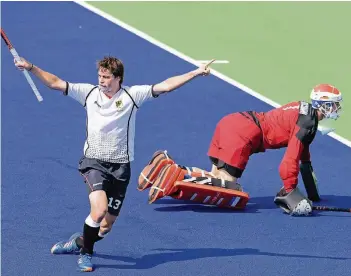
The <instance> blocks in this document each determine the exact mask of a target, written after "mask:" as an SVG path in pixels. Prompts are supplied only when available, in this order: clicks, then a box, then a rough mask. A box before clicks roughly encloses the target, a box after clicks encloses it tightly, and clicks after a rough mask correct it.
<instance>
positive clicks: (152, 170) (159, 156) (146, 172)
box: [138, 150, 174, 191]
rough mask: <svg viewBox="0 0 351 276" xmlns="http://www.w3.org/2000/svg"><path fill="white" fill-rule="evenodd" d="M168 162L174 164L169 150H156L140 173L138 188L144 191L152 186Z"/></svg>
mask: <svg viewBox="0 0 351 276" xmlns="http://www.w3.org/2000/svg"><path fill="white" fill-rule="evenodd" d="M168 164H174V161H173V160H172V158H171V157H170V156H169V155H168V154H167V151H160V150H159V151H156V152H155V153H154V154H153V156H152V159H151V161H150V162H149V163H148V165H147V166H146V167H145V168H144V169H143V171H142V172H141V173H140V176H139V180H138V190H139V191H143V190H145V189H147V188H149V187H151V186H152V184H153V182H154V181H155V179H156V177H157V176H158V174H159V173H160V171H161V169H162V168H164V167H165V166H166V165H168Z"/></svg>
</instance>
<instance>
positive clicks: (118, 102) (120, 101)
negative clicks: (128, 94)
mask: <svg viewBox="0 0 351 276" xmlns="http://www.w3.org/2000/svg"><path fill="white" fill-rule="evenodd" d="M116 107H117V110H118V111H122V110H123V102H122V100H118V101H116Z"/></svg>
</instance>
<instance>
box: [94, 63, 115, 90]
mask: <svg viewBox="0 0 351 276" xmlns="http://www.w3.org/2000/svg"><path fill="white" fill-rule="evenodd" d="M98 76H99V87H100V90H101V91H102V92H104V93H108V92H111V91H114V90H116V89H117V87H118V85H119V78H116V77H115V76H114V75H113V74H112V73H111V72H110V71H109V70H108V69H106V68H100V69H99V72H98Z"/></svg>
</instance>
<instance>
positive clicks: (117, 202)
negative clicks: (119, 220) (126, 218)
mask: <svg viewBox="0 0 351 276" xmlns="http://www.w3.org/2000/svg"><path fill="white" fill-rule="evenodd" d="M121 204H122V202H121V201H120V200H119V199H114V198H113V197H109V198H108V207H110V208H113V209H115V210H118V209H119V207H120V206H121Z"/></svg>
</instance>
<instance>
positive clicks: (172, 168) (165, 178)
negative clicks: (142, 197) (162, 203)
mask: <svg viewBox="0 0 351 276" xmlns="http://www.w3.org/2000/svg"><path fill="white" fill-rule="evenodd" d="M185 172H186V171H185V170H182V169H181V168H180V167H179V166H178V165H177V164H168V165H166V166H165V167H163V168H162V169H161V171H160V174H159V175H158V177H157V179H156V180H155V181H154V184H153V185H152V187H151V189H150V192H149V203H153V202H155V201H156V200H157V199H159V198H162V197H164V196H167V195H170V194H171V193H173V192H174V191H175V190H174V183H175V182H176V181H178V180H183V179H184V175H185V174H186V173H185Z"/></svg>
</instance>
